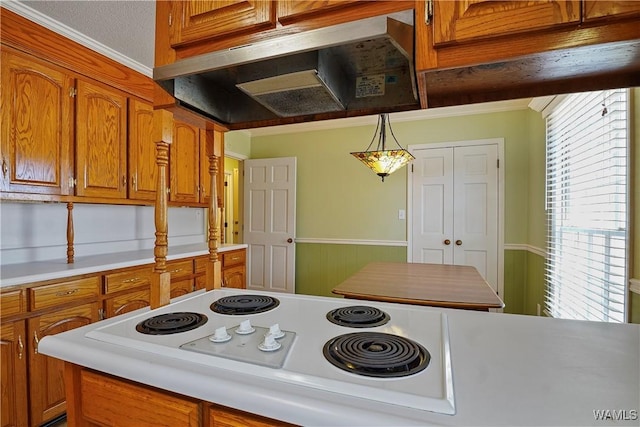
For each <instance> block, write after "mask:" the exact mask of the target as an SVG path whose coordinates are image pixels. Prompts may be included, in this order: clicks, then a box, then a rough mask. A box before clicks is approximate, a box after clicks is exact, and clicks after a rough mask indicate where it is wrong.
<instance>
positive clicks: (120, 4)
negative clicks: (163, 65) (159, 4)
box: [21, 0, 156, 69]
mask: <svg viewBox="0 0 640 427" xmlns="http://www.w3.org/2000/svg"><path fill="white" fill-rule="evenodd" d="M21 3H24V4H25V5H26V6H28V7H30V8H32V9H35V10H37V11H38V12H40V13H42V14H44V15H46V16H48V17H50V18H52V19H54V20H56V21H58V22H60V23H61V24H64V25H66V26H68V27H70V28H72V29H74V30H76V31H77V32H79V33H82V34H83V35H85V36H87V37H89V38H91V39H93V40H95V41H97V42H100V43H102V44H103V45H105V46H107V47H109V48H111V49H113V50H115V51H116V52H118V53H120V54H122V55H124V56H126V57H128V58H129V59H132V60H134V61H136V62H139V63H140V64H142V65H144V66H146V67H148V68H149V69H151V68H153V52H154V38H155V19H156V8H155V1H153V0H126V1H123V0H112V1H103V0H82V1H67V0H65V1H60V0H56V1H50V0H49V1H35V0H31V1H24V0H21Z"/></svg>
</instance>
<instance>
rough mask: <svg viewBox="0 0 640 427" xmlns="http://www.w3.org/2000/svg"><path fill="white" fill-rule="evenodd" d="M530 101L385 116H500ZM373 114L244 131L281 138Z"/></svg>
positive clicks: (362, 121)
mask: <svg viewBox="0 0 640 427" xmlns="http://www.w3.org/2000/svg"><path fill="white" fill-rule="evenodd" d="M530 102H531V99H530V98H526V99H513V100H507V101H496V102H486V103H482V104H469V105H459V106H454V107H440V108H430V109H429V108H427V109H423V110H414V111H403V112H399V113H391V114H389V117H390V119H391V121H393V123H398V122H413V121H419V120H428V119H438V118H446V117H457V116H470V115H474V114H488V113H501V112H505V111H515V110H526V109H527V108H529V103H530ZM377 120H378V116H377V115H372V116H360V117H349V118H343V119H333V120H321V121H316V122H308V123H295V124H291V125H282V126H271V127H264V128H255V129H247V130H246V131H247V132H248V133H249V134H250V136H251V137H255V136H266V135H281V134H286V133H297V132H310V131H317V130H326V129H339V128H345V127H356V126H367V125H375V124H376V122H377Z"/></svg>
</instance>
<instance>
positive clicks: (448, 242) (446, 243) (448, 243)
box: [442, 239, 451, 246]
mask: <svg viewBox="0 0 640 427" xmlns="http://www.w3.org/2000/svg"><path fill="white" fill-rule="evenodd" d="M442 243H444V244H445V245H447V246H449V245H450V244H451V240H449V239H446V240H445V241H444V242H442Z"/></svg>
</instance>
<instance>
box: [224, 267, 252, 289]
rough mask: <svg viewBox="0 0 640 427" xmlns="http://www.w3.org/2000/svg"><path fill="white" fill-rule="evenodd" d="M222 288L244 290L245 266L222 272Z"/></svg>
mask: <svg viewBox="0 0 640 427" xmlns="http://www.w3.org/2000/svg"><path fill="white" fill-rule="evenodd" d="M222 286H224V287H225V288H236V289H245V288H246V287H247V285H246V280H245V266H244V265H241V266H238V267H231V268H225V269H224V270H222Z"/></svg>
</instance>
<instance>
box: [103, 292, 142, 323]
mask: <svg viewBox="0 0 640 427" xmlns="http://www.w3.org/2000/svg"><path fill="white" fill-rule="evenodd" d="M150 294H151V292H150V291H149V289H148V288H147V289H141V290H139V291H135V292H129V293H126V294H124V295H119V296H117V297H113V298H109V299H106V300H104V305H105V307H104V308H105V315H106V317H113V316H118V315H120V314H125V313H129V312H130V311H134V310H137V309H139V308H144V307H148V306H149V301H150V299H151V296H150Z"/></svg>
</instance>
